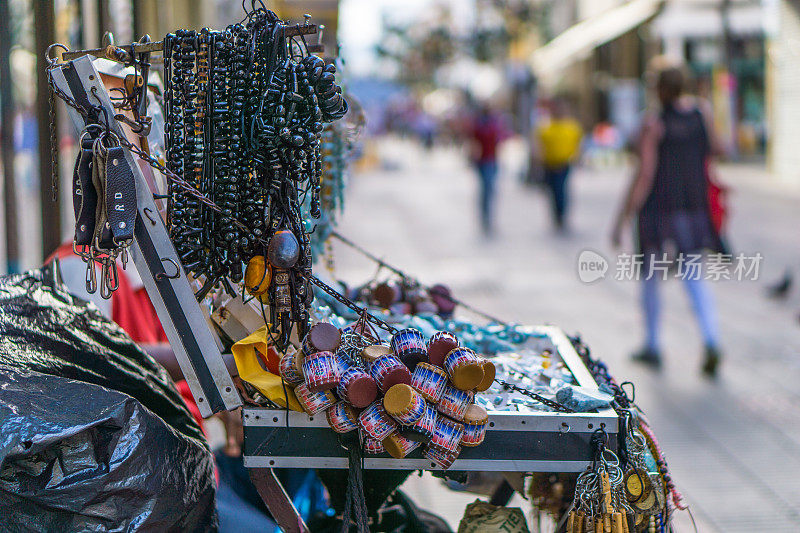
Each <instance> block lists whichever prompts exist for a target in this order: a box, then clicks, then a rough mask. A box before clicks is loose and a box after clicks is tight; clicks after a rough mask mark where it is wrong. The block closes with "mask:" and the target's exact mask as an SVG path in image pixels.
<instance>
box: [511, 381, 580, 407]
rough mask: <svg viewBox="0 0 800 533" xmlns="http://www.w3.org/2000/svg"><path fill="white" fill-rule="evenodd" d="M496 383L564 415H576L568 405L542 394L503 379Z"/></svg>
mask: <svg viewBox="0 0 800 533" xmlns="http://www.w3.org/2000/svg"><path fill="white" fill-rule="evenodd" d="M495 381H496V382H497V383H499V384H500V385H502V386H503V388H504V389H505V390H511V391H514V392H518V393H520V394H524V395H525V396H527V397H529V398H532V399H534V400H536V401H537V402H540V403H543V404H544V405H546V406H547V407H551V408H552V409H554V410H555V411H560V412H562V413H574V412H575V410H574V409H570V408H569V407H567V406H566V405H562V404H560V403H558V402H556V401H554V400H550V399H548V398H545V397H544V396H542V395H541V394H536V393H535V392H533V391H529V390H528V389H523V388H522V387H519V386H517V385H514V384H512V383H509V382H508V381H504V380H502V379H495Z"/></svg>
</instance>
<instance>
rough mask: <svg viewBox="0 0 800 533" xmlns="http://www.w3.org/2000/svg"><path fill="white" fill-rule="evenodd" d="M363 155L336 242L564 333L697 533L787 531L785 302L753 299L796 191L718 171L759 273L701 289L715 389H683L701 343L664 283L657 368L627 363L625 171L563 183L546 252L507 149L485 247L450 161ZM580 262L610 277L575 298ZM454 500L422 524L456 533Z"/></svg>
mask: <svg viewBox="0 0 800 533" xmlns="http://www.w3.org/2000/svg"><path fill="white" fill-rule="evenodd" d="M379 149H380V154H381V160H382V161H383V162H384V165H383V168H379V169H375V170H372V171H367V172H363V173H361V174H358V175H356V176H355V177H354V178H353V179H352V182H351V186H350V189H349V191H348V197H347V205H346V214H345V216H344V217H343V220H342V223H341V226H340V230H341V231H342V233H343V234H345V235H347V236H349V237H350V238H352V239H353V240H355V241H356V242H358V243H360V244H362V245H364V246H365V247H367V248H368V249H370V250H372V251H373V252H374V253H376V254H377V255H379V256H381V257H383V258H384V259H386V260H387V261H389V262H391V263H394V264H396V265H398V266H400V267H401V268H403V269H405V270H407V271H408V272H410V273H414V274H415V275H417V276H418V277H419V278H420V279H421V280H423V281H424V282H426V283H430V284H433V283H436V282H445V283H447V284H449V285H450V286H451V287H452V288H453V290H454V292H455V294H456V295H458V296H459V297H460V298H462V299H464V300H465V301H467V302H470V303H472V304H473V305H475V306H477V307H480V308H483V309H484V310H486V311H487V312H489V313H492V314H494V315H496V316H499V317H501V318H504V319H506V320H509V321H517V322H522V323H530V324H536V323H545V322H547V323H552V324H556V325H558V326H561V327H562V328H564V329H565V330H566V331H567V332H568V333H578V332H579V333H580V334H581V335H582V337H583V339H584V340H585V341H586V342H587V343H588V345H589V346H590V348H591V349H592V351H593V353H595V354H597V355H599V356H600V357H602V358H603V359H604V360H606V361H607V362H608V363H609V366H610V368H611V371H612V373H613V374H614V375H615V376H617V377H618V379H620V380H632V381H634V382H635V383H636V385H637V388H636V393H637V397H636V400H637V403H638V404H639V405H640V406H641V407H642V408H643V409H644V410H645V412H646V414H647V416H648V417H649V419H650V420H651V422H652V424H653V426H654V427H655V429H656V432H657V435H658V436H659V438H660V440H661V445H662V447H663V449H664V451H665V453H666V456H667V458H668V461H669V465H670V467H671V469H672V471H673V479H675V480H676V482H677V484H678V486H679V487H680V488H681V489H682V491H683V493H684V495H685V496H686V498H687V500H688V501H689V503H690V504H691V506H692V510H693V514H694V517H695V519H696V520H697V523H698V527H699V530H700V531H703V532H705V531H720V532H735V531H748V532H750V531H797V529H798V526H797V524H798V523H800V410H798V409H797V408H796V405H797V402H798V399H800V353H799V352H800V322H798V318H797V315H798V312H799V311H800V289H798V288H797V287H795V290H794V292H793V293H792V294H791V295H790V297H789V299H788V300H787V301H785V302H775V301H772V300H769V299H767V298H765V296H764V292H765V291H764V287H765V285H767V284H769V283H771V282H773V281H774V280H776V279H778V278H779V277H780V276H781V274H782V272H783V271H784V269H785V268H786V267H787V266H791V267H792V268H793V269H794V270H795V273H796V275H797V276H799V277H800V247H798V244H800V242H799V241H800V240H799V239H798V235H800V233H798V227H800V211H798V209H797V205H798V200H800V191H797V190H793V189H791V188H787V187H785V186H773V185H771V184H770V181H769V178H768V177H767V176H766V173H765V172H764V170H763V169H761V168H759V167H756V166H746V165H738V166H734V167H729V168H723V169H722V171H721V174H722V177H723V179H726V180H728V181H730V182H731V184H732V185H733V187H734V188H735V191H734V194H733V196H732V206H733V212H732V219H731V227H730V232H729V235H730V239H731V245H732V247H733V249H734V250H735V251H736V252H739V251H741V252H747V253H754V252H760V253H761V254H762V255H763V257H764V259H763V262H762V263H761V269H760V270H761V271H760V278H759V280H758V281H720V282H717V283H714V287H713V291H714V293H715V296H716V298H717V301H718V304H719V314H720V322H721V328H722V333H723V346H724V350H725V356H726V357H725V361H724V365H723V368H722V375H721V377H720V379H719V380H718V381H717V382H715V383H709V382H707V381H705V380H703V379H702V378H701V377H700V376H699V366H700V362H701V349H702V346H701V341H700V337H699V333H698V331H697V327H696V325H695V323H694V320H693V315H692V312H691V308H690V306H689V304H688V301H687V298H686V296H685V294H684V293H683V289H682V288H680V286H679V285H680V283H679V282H677V281H667V282H665V283H664V284H663V286H662V295H663V297H664V298H663V320H664V328H663V340H664V343H663V344H664V352H665V356H666V365H665V368H664V369H663V370H662V371H661V372H660V373H659V374H654V373H651V372H649V371H647V370H645V369H642V368H639V367H637V366H635V365H632V364H631V363H630V362H629V360H628V356H629V354H630V353H631V352H633V351H634V350H635V349H636V348H638V347H639V345H640V343H641V340H642V326H641V319H640V315H639V308H638V285H637V283H636V282H634V281H616V280H614V279H613V277H614V275H613V274H614V270H613V269H614V266H613V264H614V255H613V254H614V253H615V252H613V251H612V250H611V249H610V246H609V244H608V234H609V231H610V225H611V217H612V214H613V212H614V210H615V209H616V206H617V203H618V201H619V196H620V195H621V191H622V189H623V187H624V185H625V182H626V181H627V177H628V175H629V174H630V171H629V170H626V169H605V170H587V169H578V170H577V171H576V172H575V173H574V176H573V178H572V184H571V185H572V190H573V192H574V195H573V205H572V219H571V228H572V229H571V231H570V233H569V234H568V235H566V236H557V235H556V234H555V233H554V232H553V231H552V230H551V228H550V224H549V221H548V216H547V215H548V211H547V204H546V202H545V199H544V197H543V196H542V194H541V193H540V192H539V191H536V190H529V189H526V188H524V187H522V186H520V185H519V184H518V182H517V180H516V178H515V175H514V174H515V170H514V167H515V162H516V161H518V158H515V157H514V154H513V152H514V150H513V149H509V150H507V152H509V153H507V154H506V155H507V156H508V159H509V161H508V162H507V164H506V165H505V166H504V169H503V171H502V172H501V174H502V175H501V180H500V190H499V198H498V212H497V215H498V234H497V236H496V238H494V239H493V240H486V239H483V238H481V237H480V236H479V234H478V229H477V221H476V204H477V200H476V197H475V196H476V187H477V180H476V178H475V176H474V175H473V172H472V171H471V169H470V168H469V167H468V166H467V165H466V163H465V160H464V159H463V157H461V155H460V154H459V153H458V152H457V151H456V150H455V149H447V150H445V149H439V150H434V151H432V152H425V151H423V150H421V149H419V148H417V147H416V146H414V145H412V144H410V143H406V142H400V141H396V140H391V141H383V142H381V143H380V145H379ZM585 249H592V250H594V251H596V252H598V253H600V254H602V255H603V256H605V257H606V258H608V259H609V260H610V261H611V263H612V265H611V268H610V270H609V272H608V274H607V277H606V279H603V280H600V281H598V282H596V283H593V284H590V285H587V284H584V283H581V281H580V280H579V279H578V276H577V256H578V254H579V253H580V252H581V251H582V250H585ZM627 251H628V252H630V251H631V250H630V243H628V245H627ZM336 252H337V254H336V265H337V274H338V275H339V276H340V277H342V278H343V279H345V280H349V281H352V282H361V281H364V280H366V279H368V278H370V277H371V276H373V275H374V272H375V269H374V266H373V265H372V264H370V263H368V262H367V261H366V260H364V259H363V258H361V257H360V256H358V255H355V254H354V253H353V252H351V251H349V250H348V249H346V248H344V247H343V246H340V245H337V246H336ZM426 480H428V481H426ZM414 483H415V485H414V486H413V487H411V488H412V489H413V492H414V493H415V494H418V495H420V496H424V494H426V493H430V490H433V487H434V486H435V484H437V483H438V482H436V481H434V480H433V479H432V478H421V479H418V480H415V482H414ZM426 499H427V498H422V499H420V502H421V503H422V502H424V501H425V500H426ZM465 499H466V500H467V501H471V500H472V499H474V498H472V497H471V496H470V497H469V498H460V499H459V498H451V500H452V501H453V502H454V503H452V504H448V505H443V506H437V508H436V509H435V511H436V512H440V513H442V514H444V515H446V516H447V517H448V519H449V520H450V521H451V523H452V524H453V525H454V526H457V523H458V517H459V516H460V514H461V512H462V511H463V501H464V500H465ZM448 501H450V500H448ZM423 506H424V503H423ZM522 506H523V508H524V509H525V508H526V506H527V503H524V502H523V505H522ZM678 524H679V526H680V527H679V529H678V531H692V527H691V523H690V521H689V520H688V517H687V515H686V514H685V513H684V514H683V515H682V516H680V517H679V518H678Z"/></svg>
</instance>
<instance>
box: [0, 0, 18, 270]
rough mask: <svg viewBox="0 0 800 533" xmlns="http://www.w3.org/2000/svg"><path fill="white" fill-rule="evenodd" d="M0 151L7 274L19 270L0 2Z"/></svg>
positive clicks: (6, 24) (7, 35)
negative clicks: (1, 158) (1, 155)
mask: <svg viewBox="0 0 800 533" xmlns="http://www.w3.org/2000/svg"><path fill="white" fill-rule="evenodd" d="M0 106H2V107H0V152H2V154H3V191H2V194H3V206H4V208H5V226H6V265H7V267H6V268H7V270H6V271H7V272H9V273H13V272H16V271H18V270H19V246H18V243H17V187H16V173H15V172H16V171H15V169H14V157H15V155H16V154H15V153H14V85H13V83H11V10H10V9H9V6H8V2H0Z"/></svg>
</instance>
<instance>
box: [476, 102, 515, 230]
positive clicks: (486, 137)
mask: <svg viewBox="0 0 800 533" xmlns="http://www.w3.org/2000/svg"><path fill="white" fill-rule="evenodd" d="M468 130H469V131H468V132H467V133H468V135H469V138H470V141H471V142H472V146H471V154H472V162H473V164H474V165H475V168H476V170H477V171H478V177H479V178H480V180H481V183H480V187H481V189H480V222H481V229H482V230H483V234H484V235H486V236H489V235H492V233H493V232H494V196H495V184H496V181H497V149H498V147H499V145H500V143H501V142H503V140H505V139H506V137H508V132H507V130H506V129H505V127H504V126H503V123H502V121H501V120H500V117H499V115H498V114H497V113H495V112H494V111H493V110H492V108H491V107H490V106H489V104H482V105H481V106H480V108H479V109H478V112H477V114H476V115H475V117H474V119H473V121H472V124H471V125H470V126H469V128H468Z"/></svg>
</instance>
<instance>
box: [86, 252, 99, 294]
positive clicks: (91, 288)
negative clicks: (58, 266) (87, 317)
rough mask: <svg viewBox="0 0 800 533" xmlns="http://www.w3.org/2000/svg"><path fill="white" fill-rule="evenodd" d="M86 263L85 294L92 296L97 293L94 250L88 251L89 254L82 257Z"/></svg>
mask: <svg viewBox="0 0 800 533" xmlns="http://www.w3.org/2000/svg"><path fill="white" fill-rule="evenodd" d="M84 257H85V261H86V292H88V293H89V294H94V293H95V292H97V272H95V269H94V268H95V266H94V264H95V260H94V250H93V249H91V248H90V249H89V253H88V254H87V255H86V256H84Z"/></svg>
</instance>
